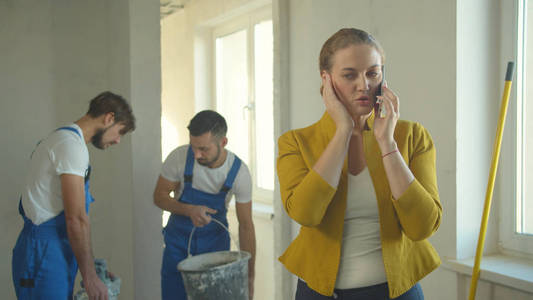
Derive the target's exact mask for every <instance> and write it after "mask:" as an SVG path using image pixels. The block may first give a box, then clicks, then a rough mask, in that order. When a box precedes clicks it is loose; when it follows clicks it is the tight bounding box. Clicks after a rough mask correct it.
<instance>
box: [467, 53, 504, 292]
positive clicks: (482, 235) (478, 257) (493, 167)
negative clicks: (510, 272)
mask: <svg viewBox="0 0 533 300" xmlns="http://www.w3.org/2000/svg"><path fill="white" fill-rule="evenodd" d="M513 71H514V62H509V63H508V64H507V73H506V75H505V86H504V89H503V96H502V104H501V106H500V116H499V119H498V128H497V129H496V140H495V141H494V148H493V152H492V162H491V166H490V173H489V182H488V184H487V191H486V194H485V206H484V208H483V216H482V218H481V228H480V230H479V238H478V241H477V249H476V260H475V263H474V269H473V270H472V281H471V282H470V296H469V297H468V299H469V300H474V299H475V297H476V288H477V281H478V279H479V267H480V264H481V257H482V255H483V248H484V246H485V234H486V232H487V223H488V222H489V213H490V205H491V202H492V191H493V190H494V181H495V179H496V170H497V169H498V159H499V157H500V148H501V144H502V136H503V127H504V125H505V116H506V115H507V106H508V104H509V95H510V94H511V85H512V82H513Z"/></svg>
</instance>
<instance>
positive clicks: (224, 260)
mask: <svg viewBox="0 0 533 300" xmlns="http://www.w3.org/2000/svg"><path fill="white" fill-rule="evenodd" d="M213 221H215V222H217V223H218V224H220V225H221V226H222V227H224V228H225V229H226V230H228V229H227V228H226V226H224V225H223V224H222V223H220V222H219V221H218V220H216V219H213ZM194 229H195V228H193V230H192V232H191V235H190V236H189V246H188V249H187V252H188V253H189V257H187V258H186V259H184V260H182V261H181V262H180V263H179V264H178V271H180V272H181V277H182V278H183V284H184V286H185V291H186V292H187V299H189V300H226V299H228V300H248V260H249V259H250V258H251V255H250V253H248V252H246V251H217V252H211V253H204V254H200V255H195V256H191V254H190V242H191V238H192V235H193V233H194ZM228 232H229V231H228ZM237 248H239V247H237Z"/></svg>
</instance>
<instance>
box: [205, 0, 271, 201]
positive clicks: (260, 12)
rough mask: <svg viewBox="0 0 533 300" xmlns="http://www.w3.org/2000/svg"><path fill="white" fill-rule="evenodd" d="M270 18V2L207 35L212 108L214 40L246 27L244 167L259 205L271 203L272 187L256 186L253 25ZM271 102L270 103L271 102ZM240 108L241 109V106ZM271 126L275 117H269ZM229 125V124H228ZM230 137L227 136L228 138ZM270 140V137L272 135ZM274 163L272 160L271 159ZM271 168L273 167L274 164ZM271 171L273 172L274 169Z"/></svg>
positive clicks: (214, 58)
mask: <svg viewBox="0 0 533 300" xmlns="http://www.w3.org/2000/svg"><path fill="white" fill-rule="evenodd" d="M269 20H270V21H272V22H273V18H272V5H271V4H268V5H265V6H263V7H260V8H258V9H255V10H253V11H250V12H247V13H245V14H243V15H240V16H236V17H233V18H231V19H229V20H226V21H224V22H221V23H219V24H217V25H215V26H214V27H213V28H212V34H211V49H212V51H211V61H212V64H211V74H213V80H212V87H213V88H212V99H213V103H212V105H213V107H215V108H216V106H217V96H216V91H217V82H216V75H215V74H216V64H217V63H216V39H217V38H219V37H223V36H226V35H229V34H232V33H235V32H238V31H240V30H246V36H247V60H248V70H247V72H248V79H249V80H248V105H249V106H251V108H248V110H247V116H248V126H249V129H250V135H249V140H250V145H249V153H250V162H249V164H248V167H249V169H250V173H251V175H252V183H253V188H252V198H253V199H254V201H258V202H260V203H262V204H266V205H273V201H274V189H272V190H268V189H263V188H260V187H258V185H257V175H256V174H257V166H256V161H257V157H256V151H255V145H256V138H257V137H256V135H255V131H256V128H255V124H256V122H255V105H254V104H255V75H254V71H255V66H254V55H255V54H254V52H255V45H254V44H255V43H254V34H255V32H254V26H255V25H256V24H259V23H261V22H264V21H269ZM273 105H274V103H273ZM243 109H244V108H243ZM272 118H273V121H274V123H273V124H274V126H275V122H276V121H275V116H274V115H273V116H272ZM228 126H230V125H228ZM230 138H231V137H230ZM272 138H273V139H274V136H273V137H272ZM272 151H275V149H272ZM272 163H273V164H274V162H272ZM274 168H275V166H274ZM274 171H275V170H274ZM274 174H275V172H274Z"/></svg>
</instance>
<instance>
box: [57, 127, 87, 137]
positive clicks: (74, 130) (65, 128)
mask: <svg viewBox="0 0 533 300" xmlns="http://www.w3.org/2000/svg"><path fill="white" fill-rule="evenodd" d="M57 130H70V131H72V132H75V133H76V134H77V135H78V136H79V137H80V138H81V134H80V133H79V132H78V130H76V129H75V128H72V127H67V126H65V127H59V128H58V129H56V131H57Z"/></svg>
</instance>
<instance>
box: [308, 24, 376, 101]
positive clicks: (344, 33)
mask: <svg viewBox="0 0 533 300" xmlns="http://www.w3.org/2000/svg"><path fill="white" fill-rule="evenodd" d="M361 44H364V45H369V46H371V47H374V49H376V51H378V53H379V54H380V55H381V63H382V64H384V63H385V52H384V51H383V48H382V47H381V45H380V44H379V42H378V41H377V40H376V39H375V38H374V37H373V36H372V35H371V34H370V33H368V32H366V31H364V30H361V29H356V28H343V29H341V30H339V31H337V32H336V33H335V34H333V35H332V36H331V37H330V38H329V39H328V40H327V41H326V42H325V43H324V45H322V50H320V57H319V58H318V68H319V70H320V74H321V75H322V71H328V72H329V71H330V70H331V67H332V66H333V61H332V60H333V56H334V55H335V53H336V52H337V51H339V50H341V49H344V48H346V47H348V46H351V45H361ZM322 89H323V87H320V94H322Z"/></svg>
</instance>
